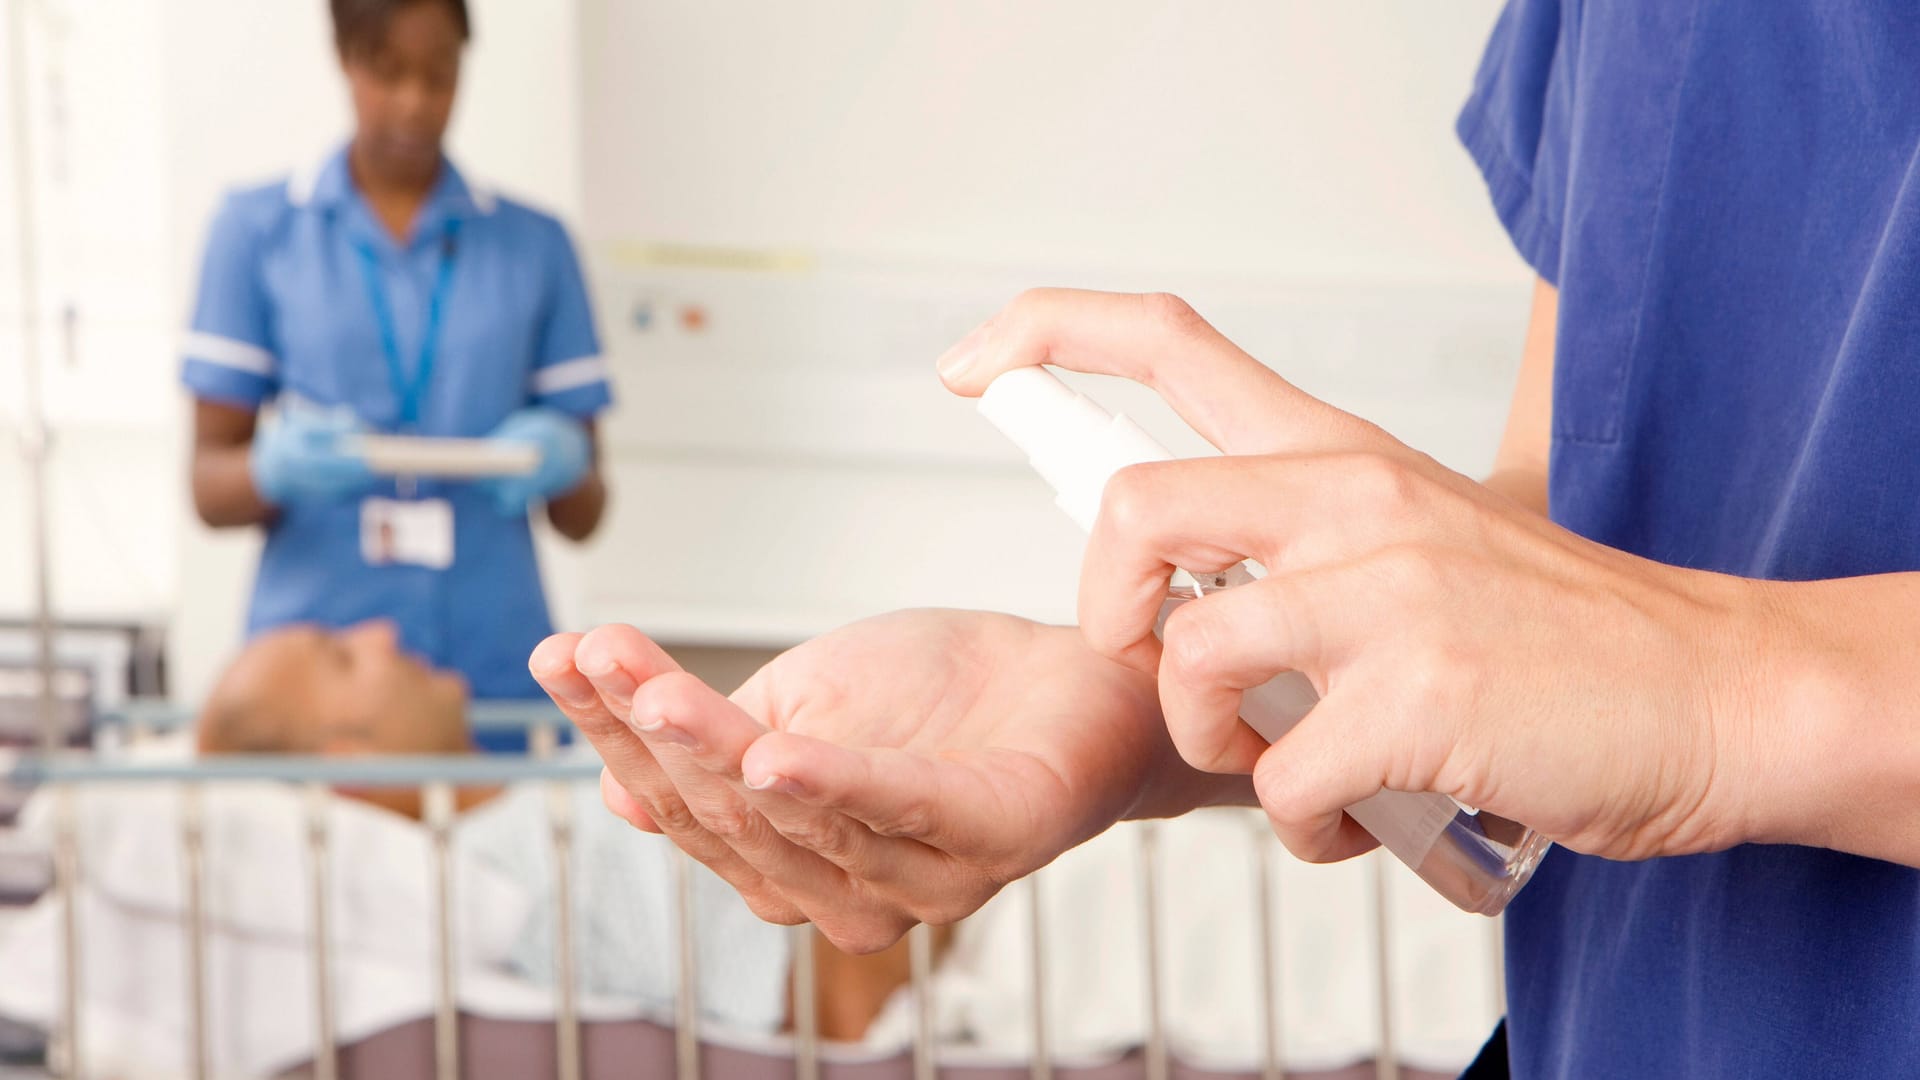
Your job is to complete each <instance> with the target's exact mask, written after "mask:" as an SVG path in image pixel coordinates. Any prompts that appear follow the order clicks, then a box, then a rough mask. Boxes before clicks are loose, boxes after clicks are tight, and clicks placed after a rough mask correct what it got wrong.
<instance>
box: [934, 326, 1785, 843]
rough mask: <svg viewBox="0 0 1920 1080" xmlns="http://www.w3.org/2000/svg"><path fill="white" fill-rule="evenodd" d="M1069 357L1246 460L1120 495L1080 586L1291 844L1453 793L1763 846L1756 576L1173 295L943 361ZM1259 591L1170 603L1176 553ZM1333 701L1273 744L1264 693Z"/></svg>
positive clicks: (1183, 464)
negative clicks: (1292, 369)
mask: <svg viewBox="0 0 1920 1080" xmlns="http://www.w3.org/2000/svg"><path fill="white" fill-rule="evenodd" d="M1034 364H1054V365H1058V366H1061V367H1066V368H1070V369H1073V370H1077V371H1086V372H1097V373H1102V374H1111V375H1120V376H1125V377H1128V378H1131V379H1134V380H1136V381H1138V382H1141V383H1144V384H1146V385H1148V386H1150V387H1153V388H1154V389H1156V390H1157V391H1158V392H1159V393H1160V395H1161V396H1162V397H1163V398H1165V399H1166V400H1167V401H1168V402H1169V403H1170V404H1172V405H1173V406H1174V407H1175V409H1176V410H1177V411H1178V412H1179V413H1180V414H1181V415H1182V416H1183V417H1184V418H1185V419H1186V420H1187V421H1188V422H1189V423H1191V424H1192V425H1193V426H1194V427H1195V429H1196V430H1198V431H1199V432H1200V433H1201V434H1202V435H1204V436H1206V437H1207V438H1208V439H1209V440H1210V441H1212V442H1213V443H1214V445H1215V446H1217V447H1219V448H1220V449H1222V450H1224V451H1226V452H1227V454H1228V455H1229V456H1226V457H1221V458H1212V459H1201V460H1192V461H1178V462H1166V463H1155V464H1150V465H1141V466H1136V467H1134V468H1131V469H1127V470H1124V471H1122V472H1120V473H1119V474H1117V475H1116V476H1115V477H1114V478H1113V480H1112V481H1111V482H1110V483H1109V484H1108V486H1107V488H1106V491H1105V495H1104V498H1103V501H1102V506H1101V513H1100V518H1099V521H1098V523H1097V525H1096V527H1095V531H1094V534H1093V537H1092V539H1091V541H1090V543H1089V547H1088V553H1087V557H1086V561H1085V563H1084V565H1083V573H1082V577H1081V583H1080V616H1081V625H1082V629H1083V631H1084V633H1085V635H1086V637H1087V640H1088V641H1089V642H1090V643H1091V644H1092V645H1093V646H1094V647H1095V648H1096V649H1097V650H1098V651H1099V652H1101V653H1102V654H1104V655H1107V656H1110V657H1113V658H1114V659H1115V660H1117V661H1119V662H1123V663H1126V664H1128V665H1129V666H1131V667H1133V668H1134V669H1136V670H1140V671H1143V672H1152V673H1155V674H1156V675H1157V678H1158V685H1159V696H1160V701H1161V704H1162V706H1163V709H1164V712H1165V716H1166V720H1167V724H1168V726H1169V729H1170V730H1171V733H1172V736H1173V739H1174V742H1175V743H1176V745H1177V746H1178V747H1179V749H1180V751H1181V753H1182V755H1183V756H1184V757H1185V758H1186V760H1187V761H1189V762H1191V763H1193V764H1194V765H1196V766H1198V767H1201V768H1205V769H1209V770H1218V771H1228V772H1247V771H1251V772H1253V774H1254V777H1255V787H1256V790H1257V791H1258V793H1259V797H1260V800H1261V803H1262V804H1263V805H1264V806H1265V808H1266V810H1267V812H1268V814H1269V816H1271V817H1272V819H1273V821H1274V824H1275V827H1276V831H1278V833H1279V834H1280V836H1281V838H1282V840H1283V841H1285V842H1286V844H1287V846H1288V847H1289V848H1291V849H1292V850H1293V851H1294V852H1295V853H1297V854H1299V855H1301V856H1303V857H1306V858H1310V859H1317V860H1324V859H1334V858H1341V857H1345V856H1348V855H1351V854H1354V853H1356V852H1357V851H1360V850H1364V849H1365V848H1366V847H1369V846H1371V844H1372V841H1371V838H1370V837H1368V836H1367V835H1366V834H1365V833H1364V831H1362V830H1361V829H1360V828H1359V827H1358V825H1356V824H1355V823H1354V822H1353V821H1352V819H1350V818H1347V817H1345V816H1344V815H1343V814H1342V812H1341V808H1342V807H1344V806H1349V805H1352V804H1353V803H1355V802H1358V801H1360V800H1361V799H1363V798H1366V797H1367V796H1370V795H1373V794H1375V793H1376V792H1378V791H1380V790H1381V789H1383V788H1385V789H1395V790H1402V791H1439V792H1444V793H1446V794H1448V795H1452V796H1453V797H1455V798H1456V799H1459V800H1460V801H1461V802H1464V803H1467V804H1469V805H1472V806H1477V807H1481V808H1484V809H1488V810H1491V811H1493V812H1495V813H1497V814H1500V815H1502V816H1505V817H1508V818H1512V819H1514V820H1517V821H1521V822H1524V823H1526V824H1529V825H1532V826H1534V827H1535V828H1536V829H1539V830H1541V831H1542V832H1544V833H1546V834H1547V835H1548V836H1549V837H1550V838H1552V839H1554V840H1556V841H1557V842H1560V843H1562V844H1565V845H1568V846H1570V847H1573V848H1575V849H1578V850H1581V851H1586V852H1591V853H1596V854H1601V855H1606V856H1609V857H1615V858H1643V857H1648V856H1653V855H1660V854H1673V853H1683V852H1692V851H1701V850H1711V849H1714V848H1719V847H1724V846H1728V845H1730V844H1733V843H1737V842H1740V841H1742V840H1744V839H1748V838H1750V837H1752V835H1753V826H1752V815H1753V814H1754V812H1755V806H1756V804H1757V803H1758V802H1759V801H1760V800H1762V799H1763V798H1764V797H1765V795H1766V793H1765V792H1763V791H1761V790H1758V787H1759V782H1760V781H1759V778H1760V777H1764V776H1766V775H1769V774H1770V773H1773V772H1777V762H1770V761H1769V759H1770V758H1777V757H1779V756H1780V748H1779V747H1776V746H1772V745H1770V742H1771V741H1773V739H1772V737H1771V736H1769V735H1767V734H1765V733H1762V732H1760V731H1758V730H1756V729H1755V727H1754V725H1753V722H1752V717H1753V715H1754V713H1755V711H1756V710H1755V709H1754V708H1753V704H1754V702H1753V701H1752V698H1753V696H1754V693H1753V691H1752V690H1751V689H1750V687H1751V686H1752V685H1754V683H1753V682H1752V680H1751V678H1750V675H1751V672H1750V669H1751V668H1752V666H1753V664H1754V658H1755V657H1758V656H1761V655H1764V654H1765V650H1763V649H1761V648H1760V647H1759V645H1758V642H1759V640H1760V638H1761V637H1763V636H1764V633H1765V630H1764V627H1765V625H1766V621H1767V619H1766V610H1765V609H1766V600H1765V593H1764V590H1762V589H1760V588H1758V587H1757V583H1754V582H1748V581H1742V580H1740V579H1736V578H1730V577H1725V576H1721V575H1715V574H1708V573H1703V572H1698V571H1690V570H1683V569H1678V568H1675V567H1671V566H1665V565H1662V564H1658V563H1655V562H1652V561H1649V560H1646V559H1641V558H1637V557H1634V556H1630V555H1627V554H1624V553H1622V552H1620V551H1617V550H1614V549H1610V548H1607V547H1604V546H1602V545H1600V544H1597V543H1593V542H1590V541H1588V540H1585V539H1583V538H1581V537H1580V536H1577V535H1575V534H1574V533H1572V532H1570V531H1568V530H1566V529H1563V528H1561V527H1559V526H1557V525H1555V524H1553V523H1552V522H1550V521H1549V520H1547V519H1546V518H1544V517H1542V516H1540V515H1539V514H1537V513H1534V512H1532V511H1530V510H1528V509H1526V508H1524V507H1522V506H1520V505H1519V504H1518V503H1515V502H1513V501H1510V500H1508V499H1506V498H1504V497H1502V496H1501V495H1499V494H1497V493H1495V492H1493V491H1491V490H1489V489H1488V488H1486V487H1484V486H1482V485H1480V484H1477V483H1475V482H1473V481H1472V480H1470V479H1468V478H1467V477H1465V476H1462V475H1460V474H1458V473H1455V472H1453V471H1451V470H1449V469H1446V468H1444V467H1443V466H1441V465H1440V464H1438V463H1437V462H1435V461H1433V460H1432V459H1431V458H1429V457H1427V456H1426V455H1424V454H1421V453H1418V452H1416V451H1414V450H1412V449H1411V448H1409V447H1407V446H1405V445H1403V444H1401V443H1400V442H1398V441H1397V440H1395V439H1394V438H1392V437H1391V436H1389V435H1388V434H1387V433H1386V432H1384V431H1382V430H1381V429H1379V428H1378V427H1376V426H1374V425H1372V424H1369V423H1367V422H1365V421H1363V420H1360V419H1359V418H1357V417H1354V416H1351V415H1349V414H1347V413H1344V412H1342V411H1340V410H1339V409H1336V408H1334V407H1332V406H1330V405H1327V404H1325V403H1323V402H1320V401H1317V400H1315V399H1314V398H1312V397H1310V396H1308V395H1307V394H1305V393H1303V392H1301V391H1300V390H1298V389H1297V388H1295V387H1294V386H1292V385H1291V384H1289V383H1288V382H1287V381H1286V380H1284V379H1282V378H1281V377H1280V376H1279V375H1277V374H1275V373H1274V372H1273V371H1271V370H1269V369H1268V368H1266V367H1265V366H1264V365H1262V364H1260V363H1259V362H1258V361H1256V360H1255V359H1254V358H1253V357H1251V356H1249V355H1248V354H1247V353H1245V352H1243V351H1242V350H1240V349H1239V348H1238V347H1236V346H1235V345H1234V344H1233V343H1232V342H1230V341H1228V340H1227V339H1226V338H1225V337H1224V336H1223V335H1221V334H1220V333H1219V332H1218V331H1217V330H1215V329H1214V328H1213V327H1212V326H1210V325H1208V324H1207V323H1206V322H1205V321H1204V320H1203V319H1202V318H1201V317H1200V316H1199V315H1197V314H1195V313H1194V311H1193V310H1192V309H1191V308H1190V307H1188V306H1187V305H1185V304H1184V303H1182V302H1181V301H1179V300H1178V299H1176V298H1173V297H1170V296H1164V295H1149V296H1129V295H1118V294H1103V293H1088V292H1076V291H1070V290H1040V291H1036V292H1032V293H1028V294H1025V295H1023V296H1022V297H1020V298H1019V299H1018V300H1016V301H1015V302H1014V303H1013V304H1012V305H1011V306H1009V307H1008V308H1007V309H1006V310H1004V311H1002V312H1001V313H1000V314H998V315H996V316H995V317H994V318H993V319H991V320H989V321H988V322H987V323H986V324H984V325H983V326H981V327H980V328H979V329H976V330H975V331H974V332H973V333H971V334H969V335H968V336H967V338H965V339H963V340H962V341H961V342H960V343H959V344H958V345H956V346H955V347H954V348H953V349H952V350H950V351H949V353H948V354H947V355H946V356H944V357H942V358H941V361H940V370H941V374H942V376H943V377H944V378H945V379H946V381H947V383H948V386H949V387H950V388H952V389H953V390H955V391H956V392H958V393H961V394H966V395H977V394H979V393H981V392H982V391H983V390H985V388H986V386H987V385H988V383H989V382H991V381H992V379H993V378H994V376H996V375H998V374H999V373H1001V372H1003V371H1006V370H1008V369H1010V368H1014V367H1019V366H1023V365H1034ZM1243 559H1252V560H1255V561H1256V562H1258V563H1259V564H1261V565H1263V566H1265V567H1266V568H1268V570H1269V571H1270V574H1269V576H1268V577H1266V578H1265V579H1264V580H1262V581H1259V582H1256V583H1254V584H1251V585H1246V586H1242V587H1240V588H1237V589H1230V590H1226V591H1222V592H1218V593H1215V594H1212V595H1210V596H1206V597H1203V598H1202V599H1200V600H1198V601H1197V602H1194V603H1189V604H1187V605H1185V606H1184V607H1182V608H1181V609H1180V610H1178V611H1176V612H1174V613H1173V615H1172V617H1171V618H1169V619H1168V621H1167V623H1166V626H1165V646H1164V648H1163V647H1162V646H1161V643H1160V642H1159V641H1158V640H1156V639H1155V638H1154V636H1153V626H1154V622H1155V617H1156V615H1157V613H1158V611H1159V609H1160V606H1161V601H1162V599H1163V598H1164V597H1165V595H1166V589H1167V585H1168V578H1169V575H1170V574H1171V573H1172V571H1173V569H1174V568H1175V567H1180V568H1183V569H1186V570H1189V571H1195V572H1201V573H1209V572H1213V571H1218V570H1221V569H1225V568H1226V567H1228V566H1230V565H1232V564H1234V563H1236V562H1239V561H1241V560H1243ZM1289 669H1292V670H1298V671H1301V672H1303V673H1305V674H1306V675H1308V676H1309V677H1310V678H1311V679H1312V680H1313V682H1314V684H1315V687H1316V688H1317V689H1318V690H1319V691H1320V693H1321V695H1322V700H1321V701H1320V703H1319V704H1318V705H1316V706H1315V707H1314V708H1313V709H1312V711H1311V712H1310V713H1309V714H1308V715H1307V717H1306V718H1305V719H1304V720H1302V721H1301V722H1300V723H1299V725H1298V726H1297V727H1295V728H1294V729H1293V730H1292V731H1291V732H1290V733H1288V734H1286V735H1285V736H1283V737H1282V738H1281V739H1280V740H1279V741H1278V742H1276V743H1275V744H1274V745H1273V746H1272V747H1271V748H1268V747H1267V746H1266V744H1265V743H1264V742H1263V741H1262V740H1261V739H1260V738H1259V737H1258V736H1257V735H1255V734H1254V733H1253V732H1252V731H1251V730H1250V729H1249V728H1248V727H1247V726H1246V725H1245V724H1243V723H1241V722H1240V720H1239V719H1238V716H1237V713H1238V710H1239V707H1240V704H1241V698H1242V693H1243V691H1245V690H1246V689H1248V688H1251V687H1254V686H1258V685H1260V684H1262V683H1264V682H1266V681H1267V680H1269V679H1271V678H1272V677H1274V676H1275V675H1276V674H1278V673H1280V672H1282V671H1285V670H1289Z"/></svg>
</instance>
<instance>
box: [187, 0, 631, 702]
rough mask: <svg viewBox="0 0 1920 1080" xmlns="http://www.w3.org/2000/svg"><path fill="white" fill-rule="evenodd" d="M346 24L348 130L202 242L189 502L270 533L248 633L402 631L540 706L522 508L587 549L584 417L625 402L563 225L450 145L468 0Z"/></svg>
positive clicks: (226, 215) (441, 1)
mask: <svg viewBox="0 0 1920 1080" xmlns="http://www.w3.org/2000/svg"><path fill="white" fill-rule="evenodd" d="M332 15H333V22H334V32H335V41H336V45H337V48H338V52H339V58H340V66H341V70H342V72H343V73H344V75H345V79H346V83H347V87H348V89H349V91H350V93H351V97H352V101H353V110H354V115H355V120H356V127H355V131H354V134H353V137H352V140H351V141H350V142H348V143H347V144H346V145H345V146H343V147H340V148H339V149H337V150H336V151H334V152H333V153H331V154H328V155H327V156H326V157H325V158H323V159H322V160H320V161H319V162H317V163H315V164H314V165H312V166H311V167H309V168H307V169H305V170H303V171H302V172H300V173H297V174H296V175H294V176H293V177H291V178H289V179H286V180H283V181H277V182H275V183H271V184H267V185H264V186H260V187H253V188H248V189H243V190H239V191H236V192H234V193H232V194H230V195H229V196H228V197H227V199H226V201H225V203H224V204H223V205H222V206H221V207H220V209H219V211H218V213H217V214H216V215H215V217H214V220H213V225H212V228H211V230H210V233H209V236H208V238H207V245H206V256H205V264H204V268H203V270H202V275H201V281H200V292H199V297H198V301H197V303H196V305H195V308H194V312H193V321H192V326H191V328H190V331H189V332H188V334H187V335H186V339H185V345H184V348H183V353H184V356H183V360H184V380H185V382H186V385H187V387H188V388H189V389H190V390H191V392H192V394H193V396H194V399H195V404H194V446H193V470H192V477H193V482H192V486H193V498H194V505H195V508H196V509H197V511H198V512H199V514H200V516H201V518H202V519H204V520H205V521H206V522H207V523H208V524H210V525H214V526H241V527H246V526H261V527H264V528H265V530H266V534H267V535H266V546H265V551H264V553H263V554H262V556H261V561H260V568H259V575H258V578H257V580H256V582H255V585H254V592H253V600H252V605H251V610H250V612H249V615H248V619H247V630H248V633H249V634H250V635H251V634H254V633H258V632H260V631H263V630H267V629H269V628H272V627H275V626H280V625H284V624H287V623H295V622H312V623H319V624H323V625H327V626H336V627H337V626H345V625H348V624H352V623H357V622H362V621H366V620H370V619H383V620H389V621H391V623H392V624H393V626H394V627H395V629H396V630H397V632H398V635H399V639H400V643H401V645H402V646H403V647H405V648H406V649H408V650H410V651H411V652H414V653H416V654H418V655H420V656H422V657H424V658H426V659H428V660H431V661H432V662H434V663H436V664H438V665H441V666H443V667H447V668H451V669H453V670H456V671H459V672H461V673H462V674H464V675H465V677H466V679H467V681H468V682H469V683H470V684H471V686H472V689H473V691H474V693H475V695H476V696H477V697H481V698H524V697H534V696H537V695H538V693H539V691H538V688H537V687H536V686H535V685H534V683H533V682H532V680H531V679H530V677H529V676H528V674H527V664H526V659H527V654H528V653H529V651H531V650H532V648H533V646H534V645H535V644H536V643H538V642H539V641H540V639H541V638H542V637H543V636H544V635H546V634H547V633H548V632H549V631H550V626H549V622H548V615H547V606H546V598H545V596H544V594H543V592H542V590H541V584H540V574H539V568H538V566H537V565H536V561H535V555H534V546H533V536H532V530H531V524H530V517H531V515H532V514H535V513H544V514H545V515H546V517H547V519H548V520H549V521H551V522H552V523H553V526H554V528H555V529H556V530H557V531H559V532H560V533H561V534H563V535H565V536H567V537H569V538H571V539H573V540H582V539H585V538H586V537H587V536H589V535H590V534H591V533H592V532H593V531H594V529H595V528H596V527H597V526H598V525H599V523H600V519H601V516H602V514H603V512H604V509H605V506H606V498H607V492H606V486H605V483H604V481H603V480H602V478H601V475H600V472H599V470H598V467H597V459H598V454H597V450H596V447H597V444H596V439H595V434H594V418H595V417H596V416H597V415H598V414H599V413H600V412H602V411H603V410H605V409H606V408H607V406H608V405H609V404H610V402H611V396H610V394H609V390H608V384H607V376H606V368H605V365H604V363H603V361H602V360H601V357H600V346H599V342H598V340H597V339H596V337H595V334H594V329H593V319H592V315H591V312H590V310H589V308H588V302H587V294H586V289H585V286H584V283H583V282H582V279H581V274H580V267H579V262H578V260H577V259H576V258H575V255H574V251H573V248H572V245H571V244H570V242H569V241H568V238H567V235H566V232H565V231H564V230H563V229H562V227H561V226H560V224H559V223H558V222H556V221H555V220H554V219H553V218H552V217H550V216H548V215H546V214H543V213H541V212H539V211H537V210H534V209H532V208H530V207H526V206H523V205H520V204H518V203H515V202H513V201H511V200H508V199H504V198H500V197H498V196H496V195H494V194H493V193H491V192H489V191H487V190H485V189H484V188H482V187H479V186H477V185H475V184H473V183H471V182H469V181H468V180H467V179H466V178H465V177H463V176H462V175H461V173H460V171H459V170H458V169H456V168H455V167H454V165H453V163H452V162H450V161H448V160H447V158H446V157H445V155H444V154H443V153H442V150H441V139H442V136H443V135H444V133H445V131H446V127H447V121H448V118H449V116H450V115H451V113H452V109H453V104H454V97H455V91H456V89H457V87H458V84H459V76H460V62H461V55H462V52H463V50H464V48H465V45H466V42H467V40H468V38H469V36H470V33H471V28H470V24H469V21H468V15H467V10H466V5H465V3H464V2H463V0H332ZM268 406H271V407H272V408H271V413H272V415H271V416H270V417H263V416H262V409H263V408H265V407H268ZM358 432H372V433H393V434H407V435H419V436H431V437H461V438H485V439H491V440H498V441H500V442H501V443H511V444H515V445H516V446H517V447H521V448H531V449H532V450H533V451H534V453H535V454H537V457H538V466H537V468H536V469H535V470H534V471H533V472H532V473H531V474H530V475H519V476H511V477H491V478H485V479H477V480H463V481H451V480H433V479H420V480H417V481H410V480H407V479H404V478H402V479H397V480H396V479H395V478H391V477H379V476H375V475H373V474H372V473H370V472H369V471H368V469H367V467H366V466H365V464H364V463H363V462H362V461H361V460H360V459H359V458H358V457H357V456H355V455H354V454H352V453H351V452H350V451H351V440H350V438H349V436H351V435H353V434H355V433H358Z"/></svg>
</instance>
